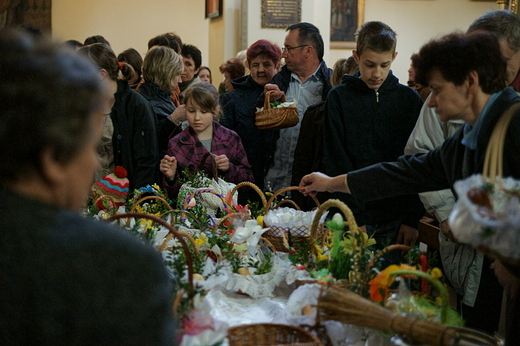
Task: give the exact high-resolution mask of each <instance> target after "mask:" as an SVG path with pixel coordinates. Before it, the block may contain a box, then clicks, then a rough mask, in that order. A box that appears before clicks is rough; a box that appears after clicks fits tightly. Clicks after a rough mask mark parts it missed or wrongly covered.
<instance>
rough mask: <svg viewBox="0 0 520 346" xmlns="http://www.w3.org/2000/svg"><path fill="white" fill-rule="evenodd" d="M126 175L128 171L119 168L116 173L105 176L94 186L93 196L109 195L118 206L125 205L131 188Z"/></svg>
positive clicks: (115, 170)
mask: <svg viewBox="0 0 520 346" xmlns="http://www.w3.org/2000/svg"><path fill="white" fill-rule="evenodd" d="M126 175H127V172H126V169H125V168H124V167H122V166H117V167H116V168H115V169H114V173H111V174H108V175H105V176H104V177H102V178H101V179H99V180H98V181H96V182H95V183H94V185H92V193H93V195H97V196H100V195H108V196H110V197H112V199H113V200H114V202H115V203H116V205H117V206H121V205H123V204H125V202H126V198H127V197H128V191H129V186H130V182H129V181H128V179H127V178H126Z"/></svg>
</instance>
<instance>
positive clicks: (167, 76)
mask: <svg viewBox="0 0 520 346" xmlns="http://www.w3.org/2000/svg"><path fill="white" fill-rule="evenodd" d="M182 71H184V64H183V62H182V58H181V56H180V55H179V54H177V53H175V51H174V50H173V49H171V48H170V47H165V46H153V47H152V48H150V50H148V52H147V53H146V56H145V57H144V61H143V78H144V80H145V81H146V82H149V83H153V84H155V85H157V86H158V87H159V88H161V89H163V90H168V89H170V88H171V84H172V79H173V78H175V77H177V76H179V75H180V74H181V73H182Z"/></svg>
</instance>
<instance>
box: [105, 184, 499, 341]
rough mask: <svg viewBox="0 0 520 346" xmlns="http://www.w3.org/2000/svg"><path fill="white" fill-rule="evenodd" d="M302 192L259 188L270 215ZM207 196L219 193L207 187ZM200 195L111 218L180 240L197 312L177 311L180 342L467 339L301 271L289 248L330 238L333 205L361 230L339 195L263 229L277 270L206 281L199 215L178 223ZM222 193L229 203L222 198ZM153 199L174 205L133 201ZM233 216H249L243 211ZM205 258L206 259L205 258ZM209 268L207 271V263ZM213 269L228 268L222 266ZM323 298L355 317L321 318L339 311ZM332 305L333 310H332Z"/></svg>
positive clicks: (165, 243) (166, 243)
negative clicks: (308, 215) (297, 222)
mask: <svg viewBox="0 0 520 346" xmlns="http://www.w3.org/2000/svg"><path fill="white" fill-rule="evenodd" d="M246 185H249V187H250V188H253V189H258V188H256V186H254V185H253V184H250V183H241V184H238V185H237V186H236V187H235V189H234V190H233V191H232V193H235V192H236V191H237V190H238V189H239V188H241V187H243V186H246ZM297 189H298V188H297V187H290V188H286V189H282V190H280V191H278V192H276V193H275V194H273V196H271V198H270V199H269V201H267V200H266V199H265V196H264V195H263V193H262V192H261V191H257V192H259V194H260V196H261V198H262V203H263V205H264V207H265V211H266V212H265V213H266V214H267V213H268V211H269V210H271V209H272V207H274V208H281V204H283V203H289V204H291V205H292V207H293V208H296V209H299V208H298V206H297V205H295V203H294V202H292V201H290V200H287V199H284V200H282V201H281V202H279V203H276V204H275V201H276V196H278V195H281V194H282V193H285V192H287V191H292V190H297ZM204 193H213V192H211V191H207V190H205V191H204ZM196 194H197V192H193V193H191V194H188V195H187V197H186V201H185V204H184V205H183V208H181V209H180V210H173V209H171V208H170V210H167V211H166V212H165V213H164V214H168V215H169V216H168V217H167V218H166V220H165V218H160V217H159V216H157V215H155V216H154V215H149V214H144V213H135V210H134V209H132V210H131V213H126V214H117V215H114V216H112V218H111V220H118V221H117V222H119V223H120V224H121V225H123V226H126V227H129V225H130V221H129V220H130V219H148V220H151V221H153V222H154V223H156V224H158V225H160V227H161V236H160V237H159V238H160V241H159V242H158V244H157V245H158V248H159V250H160V251H163V254H165V253H167V252H168V251H169V250H171V249H172V247H173V246H172V244H176V245H175V246H178V248H179V249H181V251H182V253H183V259H185V261H186V265H185V268H184V269H183V270H184V274H181V275H180V276H182V277H180V276H179V279H182V280H183V281H185V284H184V285H183V287H182V289H180V290H179V291H178V292H177V297H176V299H175V303H174V310H175V311H176V313H178V311H180V309H179V307H180V306H183V304H185V301H186V300H188V301H189V302H190V304H189V306H190V309H191V310H190V311H189V312H188V314H186V313H185V314H183V315H178V317H179V319H182V321H183V323H184V327H183V330H182V334H183V339H182V343H181V345H185V346H195V345H213V344H219V345H230V346H242V345H324V344H327V345H382V346H384V345H396V344H401V345H405V343H403V341H402V340H401V339H400V338H397V339H396V338H394V339H393V340H391V338H390V337H389V335H388V334H385V333H382V332H379V331H375V329H385V330H393V331H396V332H399V333H401V334H402V335H407V336H408V337H410V338H411V339H413V340H415V341H419V342H422V344H423V345H426V344H430V345H455V344H457V342H458V340H462V338H461V335H462V334H461V333H462V332H461V331H458V330H455V329H453V328H449V327H447V326H443V325H437V324H434V323H428V322H425V321H419V320H415V319H413V318H410V317H405V316H400V315H399V316H397V315H396V314H394V313H393V312H391V311H389V310H387V309H385V308H383V307H381V306H379V305H376V304H374V303H373V302H371V301H369V300H367V299H364V298H362V297H360V296H359V295H357V294H355V293H353V292H351V291H350V290H349V289H345V288H342V287H340V285H331V284H327V285H323V283H322V284H321V285H320V284H318V283H317V281H318V280H316V279H313V278H311V277H310V275H309V274H308V272H307V271H305V270H301V268H297V267H296V266H294V265H293V264H292V263H291V262H290V260H289V256H290V254H289V252H290V251H291V247H292V245H293V244H298V243H308V244H309V248H310V251H311V252H313V251H315V250H314V249H315V248H316V247H320V246H323V244H324V242H325V239H326V236H327V235H326V230H325V227H324V225H323V224H324V222H323V221H324V217H325V215H326V212H327V210H328V209H329V208H331V207H335V208H338V209H339V210H340V211H341V212H342V213H343V214H344V216H345V219H346V222H345V224H346V225H348V226H349V229H350V230H353V229H355V230H357V229H358V228H357V225H356V224H355V220H354V218H353V215H352V213H351V211H350V209H348V207H347V206H346V205H344V204H343V203H341V202H339V201H335V200H329V201H327V202H325V203H323V204H321V205H320V203H319V202H318V200H316V199H314V201H315V203H316V205H317V207H318V209H317V210H316V211H314V214H313V218H312V221H311V223H310V224H307V225H306V226H305V227H295V228H293V229H284V227H278V226H276V225H274V226H271V227H268V225H265V226H267V227H266V228H268V230H265V229H263V230H262V238H261V240H260V243H259V245H258V248H259V249H264V251H266V250H265V249H267V251H266V252H269V253H270V254H271V256H272V262H273V269H272V271H271V272H270V273H267V274H262V275H254V273H253V275H242V277H241V275H239V274H236V273H231V272H229V273H225V274H222V273H217V274H214V273H209V274H208V272H206V273H199V274H206V275H204V276H205V277H206V278H207V279H206V280H207V281H204V280H203V279H202V281H201V280H199V279H198V278H200V275H198V274H197V273H195V271H196V270H195V269H194V268H195V267H197V265H200V263H201V262H204V263H210V262H211V258H209V257H210V256H203V255H204V253H206V251H207V250H204V249H202V248H201V247H200V246H199V245H198V244H199V243H200V242H201V239H202V238H200V237H199V238H198V235H197V230H196V228H197V227H200V226H201V225H200V224H197V222H198V221H197V220H195V217H192V218H193V222H192V225H194V229H186V228H182V227H177V225H178V223H179V221H180V220H186V219H187V218H189V217H190V212H189V211H188V210H189V209H188V208H187V205H188V204H189V201H190V199H192V198H194V197H195V195H196ZM219 198H222V200H223V203H226V202H225V199H224V196H219ZM150 199H157V200H158V201H159V203H163V204H164V203H165V205H168V202H166V201H164V199H162V198H161V197H157V198H155V197H152V198H151V197H150V196H148V197H145V198H143V200H139V201H137V202H136V203H134V205H133V208H135V207H136V205H139V204H140V203H143V202H144V200H148V201H149V200H150ZM161 199H162V201H161ZM229 209H230V210H231V209H232V208H229ZM230 214H235V215H240V217H246V218H247V215H246V216H244V215H243V214H244V213H236V212H234V213H230ZM160 216H164V215H160ZM228 218H230V219H231V218H232V216H231V217H228V215H226V217H225V218H223V219H228ZM264 219H265V217H264ZM224 224H225V220H219V221H218V222H217V223H216V224H215V229H218V227H219V226H222V225H224ZM173 225H175V226H173ZM287 238H289V239H287ZM204 239H205V237H204ZM353 239H355V238H354V237H353ZM255 244H256V243H255ZM353 245H354V246H358V247H360V246H361V245H362V244H356V242H355V241H354V243H353ZM201 249H202V250H201ZM245 251H248V250H245ZM249 251H250V252H251V250H249ZM220 256H223V255H222V254H220ZM202 257H207V258H205V259H203V260H201V258H202ZM165 258H166V257H165ZM222 258H223V257H222ZM270 258H271V257H270ZM204 268H207V265H206V266H205V267H204ZM212 270H214V271H216V272H218V271H219V270H220V271H223V270H222V268H220V269H218V270H215V268H213V269H212ZM273 272H274V273H273ZM197 275H198V277H197ZM269 275H270V276H269ZM255 276H257V277H255ZM261 276H265V277H266V278H268V279H267V281H268V283H265V282H262V281H258V282H259V283H258V284H256V281H255V280H257V279H259V277H261ZM241 280H244V282H246V281H247V285H249V286H247V285H245V286H242V287H244V288H243V289H241V286H240V282H241ZM353 280H354V281H356V280H358V281H360V282H361V278H356V277H353ZM210 283H211V285H210ZM230 283H233V285H231V284H230ZM262 285H264V286H262ZM255 286H262V290H255ZM248 287H250V288H248ZM201 288H202V289H201ZM230 288H231V289H230ZM256 288H258V287H256ZM324 297H325V298H327V297H333V298H334V299H336V300H335V301H338V299H339V301H341V304H336V305H340V306H342V307H346V308H347V309H348V310H346V311H347V312H348V313H347V314H346V315H349V316H350V315H351V316H352V318H351V319H347V320H345V319H344V318H343V317H341V318H338V319H336V320H334V318H332V319H330V318H323V316H332V315H333V313H334V311H333V310H335V309H336V308H337V306H334V305H335V304H334V303H332V304H329V305H327V304H326V303H327V299H325V298H324ZM322 300H323V302H324V303H323V305H322V303H321V301H322ZM183 302H184V303H183ZM332 302H334V300H332ZM327 306H328V307H327ZM305 308H310V311H307V312H305V311H304V310H305ZM327 309H329V310H331V311H332V313H331V311H326V310H327ZM344 315H345V314H344ZM367 316H368V318H367ZM345 322H348V323H345ZM475 340H477V339H475ZM478 342H479V343H478V344H485V345H498V341H497V340H494V339H488V340H486V341H485V343H483V342H481V340H479V341H478ZM473 344H477V343H473ZM465 345H472V343H465Z"/></svg>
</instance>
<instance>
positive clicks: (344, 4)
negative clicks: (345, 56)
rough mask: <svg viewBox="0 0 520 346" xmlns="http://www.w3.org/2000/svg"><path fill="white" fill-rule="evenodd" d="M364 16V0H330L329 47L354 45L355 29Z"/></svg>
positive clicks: (353, 46)
mask: <svg viewBox="0 0 520 346" xmlns="http://www.w3.org/2000/svg"><path fill="white" fill-rule="evenodd" d="M364 18H365V0H331V6H330V48H332V49H348V48H355V47H356V38H355V34H356V30H357V29H358V28H359V27H360V26H361V24H363V21H364Z"/></svg>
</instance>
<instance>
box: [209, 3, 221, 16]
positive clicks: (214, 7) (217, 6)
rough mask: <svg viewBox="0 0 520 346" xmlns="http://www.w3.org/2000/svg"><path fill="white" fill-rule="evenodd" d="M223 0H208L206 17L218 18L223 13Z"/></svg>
mask: <svg viewBox="0 0 520 346" xmlns="http://www.w3.org/2000/svg"><path fill="white" fill-rule="evenodd" d="M222 1H223V0H206V18H217V17H220V16H221V15H222Z"/></svg>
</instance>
